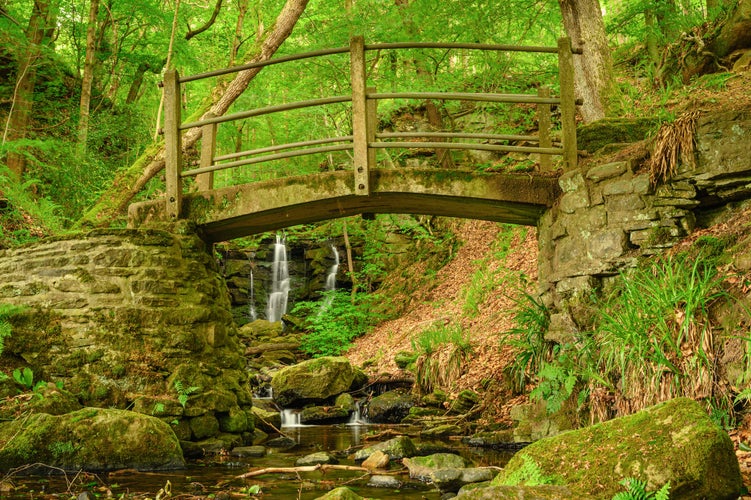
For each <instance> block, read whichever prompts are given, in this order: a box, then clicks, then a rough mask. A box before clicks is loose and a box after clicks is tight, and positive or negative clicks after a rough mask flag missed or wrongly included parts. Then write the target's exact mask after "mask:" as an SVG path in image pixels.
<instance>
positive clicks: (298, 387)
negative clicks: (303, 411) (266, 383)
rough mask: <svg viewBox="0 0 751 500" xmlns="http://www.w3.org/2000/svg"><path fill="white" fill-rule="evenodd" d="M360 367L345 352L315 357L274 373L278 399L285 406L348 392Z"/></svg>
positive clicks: (315, 401) (276, 398) (275, 393)
mask: <svg viewBox="0 0 751 500" xmlns="http://www.w3.org/2000/svg"><path fill="white" fill-rule="evenodd" d="M358 371H359V370H358V369H356V368H355V367H353V366H352V365H351V364H350V362H349V360H348V359H347V358H345V357H344V356H328V357H323V358H317V359H311V360H308V361H304V362H302V363H299V364H297V365H293V366H289V367H287V368H283V369H281V370H279V371H278V372H276V373H275V374H274V377H273V378H272V379H271V387H272V389H273V390H274V401H275V402H276V403H277V404H278V405H280V406H281V407H283V408H300V407H302V406H304V405H306V404H310V403H313V404H317V403H323V402H325V401H326V400H328V399H329V398H333V397H334V396H336V395H338V394H341V393H343V392H346V391H348V390H349V389H350V387H352V385H353V382H355V381H356V380H358V379H359V377H358V373H357V372H358Z"/></svg>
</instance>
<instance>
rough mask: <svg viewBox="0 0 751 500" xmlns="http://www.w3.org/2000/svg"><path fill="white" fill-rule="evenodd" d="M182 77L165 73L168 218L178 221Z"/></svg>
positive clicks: (179, 208)
mask: <svg viewBox="0 0 751 500" xmlns="http://www.w3.org/2000/svg"><path fill="white" fill-rule="evenodd" d="M179 79H180V75H179V74H178V73H177V71H175V70H174V69H170V70H167V71H165V72H164V161H165V177H166V179H165V180H166V191H167V193H166V195H167V196H166V199H167V207H166V208H167V217H168V218H169V219H171V220H176V219H178V218H179V217H180V211H181V210H182V193H183V189H182V178H181V177H180V172H181V171H182V163H183V154H182V153H183V148H182V138H181V136H180V121H181V120H182V118H181V115H180V111H181V110H180V82H179Z"/></svg>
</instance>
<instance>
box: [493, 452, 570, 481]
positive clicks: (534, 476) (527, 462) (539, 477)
mask: <svg viewBox="0 0 751 500" xmlns="http://www.w3.org/2000/svg"><path fill="white" fill-rule="evenodd" d="M522 460H523V461H524V463H523V464H522V466H521V467H519V468H518V469H516V470H514V471H513V472H512V473H511V474H509V475H508V476H506V477H505V478H503V479H502V480H501V482H500V483H499V484H500V485H501V486H542V485H546V484H560V481H559V480H558V479H557V478H556V477H555V476H548V475H546V474H544V473H543V472H542V470H541V469H540V466H539V465H537V462H535V461H534V460H533V459H532V458H530V457H528V456H527V455H522Z"/></svg>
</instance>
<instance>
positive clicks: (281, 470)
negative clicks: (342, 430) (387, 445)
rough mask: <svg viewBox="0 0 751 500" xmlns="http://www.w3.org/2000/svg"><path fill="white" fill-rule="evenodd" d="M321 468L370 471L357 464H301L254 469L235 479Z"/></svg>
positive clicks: (321, 469)
mask: <svg viewBox="0 0 751 500" xmlns="http://www.w3.org/2000/svg"><path fill="white" fill-rule="evenodd" d="M318 470H320V471H321V472H323V473H324V474H325V473H326V472H327V471H329V470H350V471H360V472H370V471H369V470H368V469H367V468H365V467H358V466H356V465H336V464H318V465H300V466H298V467H267V468H265V469H258V470H252V471H250V472H246V473H245V474H240V475H239V476H235V479H246V478H248V477H255V476H262V475H264V474H285V473H290V472H295V473H298V472H315V471H318Z"/></svg>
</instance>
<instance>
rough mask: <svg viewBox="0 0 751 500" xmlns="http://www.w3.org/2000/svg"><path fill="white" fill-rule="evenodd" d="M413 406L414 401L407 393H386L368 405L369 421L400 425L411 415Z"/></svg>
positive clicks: (398, 391) (397, 391) (396, 391)
mask: <svg viewBox="0 0 751 500" xmlns="http://www.w3.org/2000/svg"><path fill="white" fill-rule="evenodd" d="M412 406H414V401H413V400H412V396H410V395H409V394H408V393H407V392H406V391H403V390H395V391H389V392H384V393H383V394H381V395H380V396H376V397H374V398H373V399H371V400H370V402H369V403H368V405H367V412H368V413H367V415H368V420H369V421H370V422H373V423H378V424H398V423H400V422H401V421H402V419H404V417H406V416H407V415H408V414H409V409H410V408H411V407H412Z"/></svg>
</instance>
